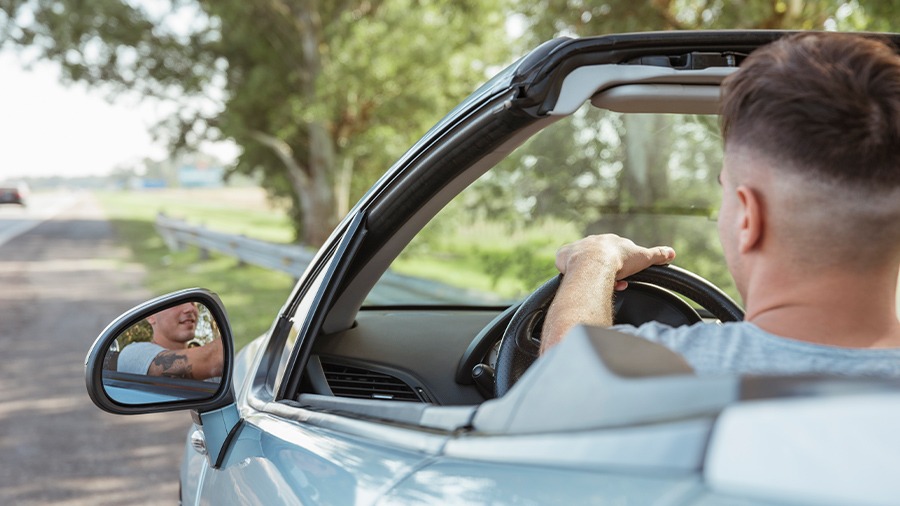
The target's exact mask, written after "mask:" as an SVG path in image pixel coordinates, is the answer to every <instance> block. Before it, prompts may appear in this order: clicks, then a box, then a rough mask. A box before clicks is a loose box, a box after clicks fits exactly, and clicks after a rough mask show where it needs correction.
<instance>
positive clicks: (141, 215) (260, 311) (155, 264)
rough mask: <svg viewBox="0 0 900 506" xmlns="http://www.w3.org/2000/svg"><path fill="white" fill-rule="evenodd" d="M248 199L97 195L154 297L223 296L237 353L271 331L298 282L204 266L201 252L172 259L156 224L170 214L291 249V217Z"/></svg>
mask: <svg viewBox="0 0 900 506" xmlns="http://www.w3.org/2000/svg"><path fill="white" fill-rule="evenodd" d="M246 193H247V192H243V193H242V192H230V193H229V191H228V190H226V191H223V192H209V191H206V192H193V193H186V191H184V190H175V191H171V190H159V191H151V192H102V193H98V194H97V197H98V199H99V201H100V202H101V204H102V205H103V207H104V209H105V211H106V214H107V217H108V218H109V220H110V222H111V223H112V225H113V227H114V228H115V230H116V233H117V234H118V236H119V239H120V240H121V241H122V242H123V243H124V244H125V245H126V246H127V247H128V248H129V249H130V250H131V254H132V260H133V261H136V262H138V263H140V264H142V265H144V267H145V268H146V270H147V277H146V279H145V286H146V288H147V289H148V290H149V291H151V292H152V293H153V294H154V295H161V294H164V293H168V292H172V291H175V290H179V289H182V288H188V287H193V286H199V287H203V288H207V289H209V290H212V291H213V292H216V293H217V294H218V295H219V297H220V298H221V299H222V302H223V303H224V304H225V307H226V308H227V310H228V316H229V320H230V322H231V326H232V331H233V332H234V337H235V346H236V348H237V349H240V348H241V347H243V346H244V345H246V344H247V343H248V342H250V341H251V340H253V339H254V338H256V337H257V336H259V335H261V334H262V333H264V332H265V331H266V329H268V327H269V326H270V325H271V323H272V321H273V320H274V319H275V316H277V313H278V310H279V308H281V305H282V304H284V302H285V300H286V299H287V297H288V295H289V294H290V290H291V288H292V287H293V284H294V280H293V279H292V278H291V276H289V275H288V274H284V273H280V272H274V271H270V270H267V269H263V268H261V267H255V266H251V265H239V264H238V261H237V260H236V259H234V258H231V257H227V256H223V255H217V254H211V255H210V256H209V258H208V259H203V258H201V256H200V252H199V251H198V250H197V249H195V248H188V249H186V250H184V251H175V252H173V251H169V249H168V248H167V247H166V245H165V244H164V243H163V240H162V238H161V237H160V236H159V234H157V232H156V229H155V228H154V220H155V218H156V215H157V213H158V212H159V211H161V210H162V211H163V212H165V213H166V214H167V215H168V216H170V217H181V218H184V219H186V220H187V221H189V222H190V223H193V224H197V223H203V224H204V225H205V226H207V227H209V228H212V229H215V230H220V231H223V232H229V233H238V234H246V235H248V236H252V237H255V238H259V239H264V240H269V241H279V242H287V240H288V239H289V238H290V236H291V230H290V226H289V224H288V221H287V219H286V218H285V217H284V213H283V212H279V211H277V210H273V209H271V208H269V207H268V206H266V205H265V201H264V199H263V200H259V199H257V198H248V199H246V200H242V199H241V198H238V196H239V195H240V196H242V197H246V195H245V194H246ZM229 197H231V198H229Z"/></svg>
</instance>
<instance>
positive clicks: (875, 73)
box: [542, 33, 900, 377]
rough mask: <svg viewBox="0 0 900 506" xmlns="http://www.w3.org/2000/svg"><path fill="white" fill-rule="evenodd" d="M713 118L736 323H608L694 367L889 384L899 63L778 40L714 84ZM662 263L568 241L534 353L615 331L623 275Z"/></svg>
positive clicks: (896, 342)
mask: <svg viewBox="0 0 900 506" xmlns="http://www.w3.org/2000/svg"><path fill="white" fill-rule="evenodd" d="M721 112H722V117H721V121H722V134H723V139H724V143H725V157H724V162H723V168H722V173H721V175H720V183H721V186H722V203H721V209H720V214H719V222H718V229H719V237H720V240H721V243H722V246H723V250H724V253H725V260H726V262H727V264H728V267H729V270H730V272H731V275H732V277H733V278H734V280H735V283H736V285H737V288H738V291H739V292H740V294H741V297H742V298H743V300H744V303H745V306H746V321H745V322H741V323H731V324H725V325H721V326H719V325H706V324H698V325H694V326H691V327H680V328H671V327H667V326H664V325H660V324H657V323H650V324H647V325H643V326H641V327H639V328H637V329H635V328H634V327H627V326H620V327H616V329H617V330H621V331H625V332H630V333H635V334H637V335H640V336H642V337H645V338H647V339H649V340H652V341H656V342H660V343H662V344H664V345H666V346H668V347H670V348H672V349H673V350H674V351H676V352H679V353H681V354H682V355H683V356H684V357H685V359H686V360H687V361H688V363H690V364H691V365H692V366H693V367H694V369H695V370H696V371H697V372H698V373H717V372H726V371H727V372H739V373H757V374H766V373H769V374H800V373H829V374H846V375H887V376H894V377H900V321H898V316H897V312H896V306H895V304H896V300H897V282H898V269H900V57H898V56H897V54H896V52H895V50H894V49H893V48H891V47H889V46H888V45H887V44H886V43H883V42H881V41H878V40H874V39H871V38H864V37H862V36H858V35H849V34H835V33H803V34H797V35H793V36H788V37H785V38H783V39H781V40H779V41H776V42H774V43H772V44H770V45H768V46H766V47H763V48H760V49H758V50H757V51H755V52H754V53H752V54H751V55H750V56H749V57H748V58H747V59H746V60H745V61H744V63H743V64H742V65H741V68H740V70H738V71H737V72H736V73H735V74H733V75H731V76H730V77H729V78H727V79H726V80H725V82H724V83H723V86H722V111H721ZM674 257H675V252H674V251H673V250H672V249H671V248H668V247H655V248H643V247H640V246H637V245H635V244H634V243H633V242H631V241H629V240H627V239H624V238H621V237H617V236H614V235H602V236H591V237H587V238H585V239H582V240H580V241H577V242H575V243H572V244H569V245H566V246H564V247H563V248H562V249H560V250H559V251H558V253H557V257H556V266H557V268H558V269H559V271H560V272H562V273H563V274H564V277H563V281H562V284H561V286H560V289H559V292H558V294H557V296H556V299H555V300H554V302H553V304H552V305H551V307H550V309H549V311H548V314H547V317H546V323H545V325H544V329H543V333H542V335H543V343H542V351H547V350H548V349H549V348H550V347H552V346H553V345H554V344H556V343H557V342H559V340H560V339H562V337H563V336H564V334H565V333H566V332H567V331H568V330H569V329H570V328H571V327H572V326H574V325H577V324H579V323H585V324H590V325H600V326H609V325H612V323H613V322H612V303H611V299H612V295H613V292H614V291H615V290H622V289H624V288H625V287H626V283H624V282H622V281H621V280H622V279H624V278H626V277H627V276H629V275H631V274H633V273H636V272H638V271H641V270H643V269H645V268H646V267H648V266H650V265H659V264H665V263H669V262H671V261H672V259H673V258H674ZM584 300H592V301H598V300H602V301H606V302H605V303H603V304H600V305H599V306H597V305H588V304H584V303H582V301H584Z"/></svg>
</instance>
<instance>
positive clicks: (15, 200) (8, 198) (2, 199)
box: [0, 184, 28, 207]
mask: <svg viewBox="0 0 900 506" xmlns="http://www.w3.org/2000/svg"><path fill="white" fill-rule="evenodd" d="M27 195H28V187H27V186H25V185H24V184H18V185H0V204H18V205H20V206H23V207H24V206H25V205H26V197H27Z"/></svg>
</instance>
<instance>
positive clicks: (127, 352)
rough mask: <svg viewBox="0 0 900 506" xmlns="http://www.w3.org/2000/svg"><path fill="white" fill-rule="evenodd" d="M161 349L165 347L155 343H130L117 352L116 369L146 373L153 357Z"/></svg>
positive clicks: (163, 349)
mask: <svg viewBox="0 0 900 506" xmlns="http://www.w3.org/2000/svg"><path fill="white" fill-rule="evenodd" d="M161 351H166V349H165V348H163V347H162V346H160V345H158V344H155V343H151V342H139V343H131V344H129V345H128V346H126V347H125V348H124V349H122V351H121V352H119V362H118V364H117V366H116V370H118V371H119V372H130V373H132V374H147V370H148V369H149V368H150V364H151V363H152V362H153V359H154V358H156V356H157V355H159V353H160V352H161Z"/></svg>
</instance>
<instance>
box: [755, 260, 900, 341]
mask: <svg viewBox="0 0 900 506" xmlns="http://www.w3.org/2000/svg"><path fill="white" fill-rule="evenodd" d="M775 287H777V288H775ZM896 297H897V278H896V272H895V273H894V274H893V275H892V274H890V273H881V274H880V275H879V274H877V273H871V274H869V275H866V276H860V275H859V274H858V273H849V272H838V273H834V272H831V273H819V274H808V275H806V276H801V275H798V274H797V272H796V271H794V272H793V273H791V274H786V273H784V272H781V273H779V274H778V275H777V276H765V275H759V276H756V278H754V279H751V280H750V283H749V285H748V289H747V297H746V299H747V315H746V319H747V321H750V322H752V323H754V324H756V325H757V326H758V327H760V328H761V329H763V330H765V331H767V332H770V333H772V334H775V335H779V336H783V337H788V338H791V339H797V340H800V341H807V342H812V343H818V344H824V345H830V346H841V347H847V348H893V347H900V321H898V315H897V306H896V304H897V302H896V300H897V299H896Z"/></svg>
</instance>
